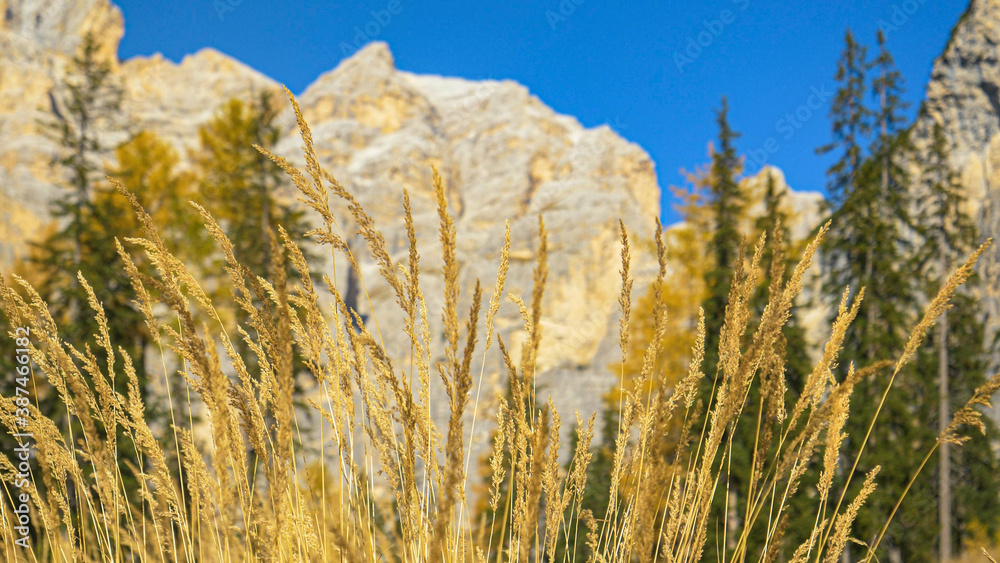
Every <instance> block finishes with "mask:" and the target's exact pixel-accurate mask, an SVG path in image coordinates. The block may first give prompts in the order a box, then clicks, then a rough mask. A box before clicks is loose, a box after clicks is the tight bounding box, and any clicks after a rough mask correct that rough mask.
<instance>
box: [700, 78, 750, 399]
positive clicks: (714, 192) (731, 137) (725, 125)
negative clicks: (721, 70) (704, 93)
mask: <svg viewBox="0 0 1000 563" xmlns="http://www.w3.org/2000/svg"><path fill="white" fill-rule="evenodd" d="M716 123H717V124H718V127H719V139H718V140H719V146H718V148H716V149H714V150H713V152H712V166H711V169H710V178H711V179H710V184H709V198H710V199H709V204H708V205H709V207H710V209H711V214H712V226H711V229H712V235H711V239H710V241H709V248H708V252H709V255H710V256H711V257H712V259H713V263H712V267H711V268H710V269H709V270H708V272H707V273H706V275H705V282H706V284H707V286H708V299H706V301H705V305H704V307H705V330H706V335H707V338H706V341H705V373H706V374H708V376H709V379H714V378H715V377H716V371H717V366H718V362H719V335H720V333H721V332H722V325H723V323H724V319H725V315H726V303H727V301H728V297H729V286H730V283H731V282H732V275H733V268H734V266H735V260H736V257H737V255H738V253H739V247H740V242H741V239H742V237H741V235H740V232H739V221H740V219H741V217H742V216H743V208H744V201H743V194H742V193H741V192H740V187H739V183H738V182H737V178H738V176H739V174H740V172H741V168H742V163H741V162H740V158H739V156H737V154H736V147H735V145H734V141H735V140H736V139H737V138H739V136H740V134H739V133H737V132H736V131H734V130H733V129H732V128H731V127H730V125H729V104H728V102H727V101H726V98H725V97H723V98H722V106H721V107H720V108H719V110H718V111H717V112H716Z"/></svg>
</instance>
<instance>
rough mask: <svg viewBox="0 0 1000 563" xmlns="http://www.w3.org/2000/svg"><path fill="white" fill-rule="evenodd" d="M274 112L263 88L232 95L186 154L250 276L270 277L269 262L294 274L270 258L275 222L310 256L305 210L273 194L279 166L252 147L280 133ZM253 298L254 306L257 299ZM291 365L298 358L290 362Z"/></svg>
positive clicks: (224, 277) (222, 280)
mask: <svg viewBox="0 0 1000 563" xmlns="http://www.w3.org/2000/svg"><path fill="white" fill-rule="evenodd" d="M277 115H278V108H277V107H276V106H275V105H274V103H273V102H272V98H271V95H270V94H268V93H264V94H261V95H260V96H259V97H257V98H256V99H255V100H253V101H252V102H244V101H242V100H239V99H232V100H230V101H228V102H227V103H225V104H224V105H223V106H222V108H221V109H220V110H219V112H218V114H217V115H216V116H215V117H214V118H213V119H212V120H211V121H209V122H208V123H207V124H205V125H204V126H202V128H201V129H200V130H199V132H198V137H199V140H200V147H199V149H198V150H197V151H196V152H195V153H194V154H193V155H192V156H193V160H194V162H195V169H196V174H197V175H198V182H199V184H200V191H201V198H200V199H201V204H202V205H203V206H204V207H205V209H206V210H208V211H209V212H210V213H211V214H212V215H213V216H214V217H215V219H216V220H217V221H218V222H219V224H220V225H221V226H222V228H223V229H224V230H225V233H226V235H227V236H228V237H229V240H230V241H231V242H232V243H233V246H234V253H235V255H236V259H237V260H239V261H240V262H241V263H243V264H244V265H246V266H247V267H248V268H249V270H250V273H251V274H253V275H254V276H261V277H263V278H265V279H273V276H274V273H275V270H274V268H275V267H281V268H283V269H284V270H285V275H286V276H287V277H288V279H295V278H296V277H297V272H296V271H295V270H294V268H292V266H291V265H290V264H281V265H278V264H272V244H273V243H276V242H278V241H277V232H278V225H280V226H282V227H284V229H285V230H286V231H287V232H288V234H289V236H290V237H291V239H292V240H293V241H295V242H296V243H299V244H300V245H302V247H303V252H304V254H305V256H306V258H307V259H311V258H312V254H311V253H310V251H309V247H308V245H306V244H305V241H306V237H305V232H306V231H307V230H308V225H307V223H306V221H305V215H304V212H303V211H302V210H301V209H297V208H295V207H293V206H292V205H291V204H290V202H286V201H283V200H281V199H280V198H279V192H280V191H281V190H282V189H283V188H284V187H285V185H286V184H285V174H284V171H282V170H281V169H280V168H279V167H278V166H277V165H275V164H274V163H273V162H271V161H270V159H268V158H267V157H266V156H264V155H263V154H261V153H260V152H259V151H258V150H257V149H255V148H254V145H257V146H261V147H273V146H274V144H275V143H276V142H277V140H278V139H279V138H280V135H281V132H280V130H279V128H278V126H277V124H276V123H275V120H276V118H277ZM214 270H215V272H216V273H215V274H214V275H211V274H210V275H209V276H208V277H209V279H214V280H215V283H216V288H215V289H217V290H221V289H223V288H228V287H229V286H230V282H229V277H228V273H226V272H225V271H224V269H223V268H222V267H217V268H215V269H214ZM254 302H255V303H256V304H257V306H260V303H257V299H254ZM232 313H233V315H234V317H235V318H234V320H235V322H236V323H237V324H238V325H240V326H243V327H247V326H248V315H247V314H246V312H244V311H240V310H237V311H233V312H232ZM236 345H237V347H238V349H239V350H240V351H241V352H242V353H244V357H245V358H248V359H252V354H250V353H249V349H248V348H247V346H246V343H245V342H243V341H242V339H240V340H238V341H237V342H236ZM296 366H297V367H300V366H301V364H299V363H298V362H296ZM251 367H253V366H252V365H251Z"/></svg>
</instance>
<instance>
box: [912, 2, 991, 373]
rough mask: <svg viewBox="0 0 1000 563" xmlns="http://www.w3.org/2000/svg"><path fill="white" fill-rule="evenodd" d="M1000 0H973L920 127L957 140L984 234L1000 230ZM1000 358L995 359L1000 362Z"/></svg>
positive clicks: (986, 276)
mask: <svg viewBox="0 0 1000 563" xmlns="http://www.w3.org/2000/svg"><path fill="white" fill-rule="evenodd" d="M998 49H1000V0H972V2H971V3H970V5H969V7H968V9H967V10H966V12H965V14H964V15H963V16H962V18H961V19H960V20H959V22H958V23H957V24H956V26H955V28H954V29H953V31H952V35H951V38H950V40H949V42H948V45H947V46H946V48H945V50H944V52H943V53H942V54H941V56H940V57H938V58H937V60H935V61H934V67H933V70H932V72H931V79H930V82H929V83H928V84H927V93H926V99H925V101H924V108H923V109H924V112H923V113H922V114H921V116H920V117H919V118H918V120H917V122H916V124H915V126H914V138H915V141H916V143H917V144H918V146H926V144H927V143H928V141H929V139H930V134H931V131H932V129H933V126H934V124H935V123H940V124H941V126H942V128H943V130H944V132H945V134H946V135H947V137H948V138H949V140H950V141H951V142H952V144H953V152H952V162H953V164H954V166H955V167H956V169H957V170H958V171H960V173H961V175H962V180H963V185H964V187H965V188H966V189H967V190H968V195H969V203H970V209H969V211H970V212H971V213H972V215H973V216H974V217H975V218H976V220H977V223H978V225H979V230H980V234H981V236H982V237H983V238H986V237H988V236H992V237H996V236H997V235H998V234H1000V58H998V55H1000V50H998ZM980 275H981V279H982V283H981V284H980V292H981V294H982V299H983V304H984V312H985V314H986V321H987V332H988V333H989V334H991V335H992V334H996V333H997V331H1000V248H997V245H994V248H992V249H991V250H990V251H989V252H988V253H987V254H986V255H984V256H983V257H982V259H981V260H980ZM998 360H1000V358H994V365H997V364H998V363H1000V362H998Z"/></svg>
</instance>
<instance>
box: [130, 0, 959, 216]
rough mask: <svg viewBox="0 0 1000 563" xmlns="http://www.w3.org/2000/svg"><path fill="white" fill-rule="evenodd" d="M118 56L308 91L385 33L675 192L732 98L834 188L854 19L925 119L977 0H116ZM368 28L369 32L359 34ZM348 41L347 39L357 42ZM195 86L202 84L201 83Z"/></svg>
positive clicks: (763, 137) (773, 150)
mask: <svg viewBox="0 0 1000 563" xmlns="http://www.w3.org/2000/svg"><path fill="white" fill-rule="evenodd" d="M116 3H117V4H118V5H119V6H120V7H121V8H122V11H123V12H124V14H125V37H124V39H123V41H122V44H121V49H120V55H121V57H122V58H128V57H131V56H133V55H149V54H152V53H155V52H160V53H163V55H164V56H166V57H168V58H170V59H172V60H175V61H177V60H180V59H181V58H182V57H183V56H184V55H186V54H189V53H193V52H195V51H197V50H198V49H200V48H202V47H214V48H215V49H218V50H219V51H222V52H224V53H227V54H229V55H231V56H234V57H236V58H237V59H239V60H241V61H243V62H244V63H246V64H248V65H250V66H251V67H253V68H255V69H257V70H259V71H261V72H263V73H264V74H267V75H268V76H271V77H272V78H274V79H276V80H278V81H280V82H283V83H285V84H286V85H288V87H289V88H290V89H291V90H292V91H293V92H296V93H300V92H302V91H303V90H304V89H305V87H306V86H308V85H309V84H310V83H311V82H312V81H313V80H314V79H315V78H316V77H317V76H318V75H319V74H321V73H322V72H324V71H327V70H329V69H332V68H333V67H334V66H336V65H337V63H338V62H339V61H340V60H341V59H342V58H344V52H345V51H347V50H348V47H349V48H350V49H354V47H355V45H356V41H367V40H381V41H386V42H387V43H388V44H389V46H390V48H391V49H392V52H393V54H394V56H395V59H396V65H397V66H398V67H399V68H400V69H403V70H408V71H412V72H417V73H428V74H441V75H446V76H461V77H465V78H471V79H484V78H493V79H504V78H509V79H513V80H516V81H518V82H520V83H522V84H524V85H526V86H527V87H528V88H529V89H530V90H531V92H532V93H534V94H535V95H537V96H538V97H539V98H540V99H541V100H542V101H543V102H545V103H546V104H548V105H549V106H551V107H553V108H554V109H555V110H556V111H559V112H560V113H565V114H569V115H573V116H576V117H577V118H578V119H579V120H580V122H581V123H583V124H584V125H585V126H588V127H591V126H596V125H600V124H603V123H606V124H608V125H610V126H612V127H613V128H615V129H616V130H617V131H618V132H619V133H620V134H621V135H622V136H624V137H625V138H627V139H629V140H630V141H634V142H636V143H638V144H639V145H641V146H642V147H643V148H645V149H646V150H647V151H648V152H649V153H650V155H651V156H652V157H653V160H654V161H655V162H656V168H657V173H658V176H659V180H660V186H661V187H662V188H664V192H665V193H664V201H663V205H664V218H665V220H667V221H668V222H669V221H673V220H674V219H675V218H676V213H675V212H674V211H673V209H672V202H671V201H670V199H669V192H668V191H667V190H666V187H667V186H670V185H679V184H681V183H683V175H682V174H681V170H682V169H689V170H690V169H693V168H694V167H696V166H698V165H699V164H702V163H704V162H705V161H706V160H707V143H708V141H710V140H711V139H712V138H713V137H714V135H715V123H714V113H713V111H714V109H715V108H717V107H718V105H719V100H720V98H721V97H722V96H723V95H726V96H728V98H729V106H730V117H731V123H732V125H733V126H734V127H735V128H736V129H737V130H739V131H741V132H742V133H743V136H742V137H741V138H740V139H739V140H738V142H737V147H738V149H739V150H740V151H741V152H742V153H744V154H747V155H748V162H749V168H750V169H756V168H759V164H760V163H761V162H766V163H767V164H774V165H776V166H778V167H780V168H781V169H782V170H784V171H785V174H786V176H787V177H788V181H789V183H790V185H792V187H794V188H796V189H799V190H822V189H823V188H824V185H825V170H826V168H827V166H828V165H829V159H827V158H820V157H817V156H816V155H815V152H814V149H815V147H817V146H819V145H821V144H823V143H825V142H826V141H827V140H828V138H829V120H828V119H827V111H828V109H829V103H830V100H829V99H827V95H828V94H829V93H832V92H833V90H834V87H835V84H834V81H833V75H834V71H835V70H836V62H837V58H838V56H839V54H840V51H841V49H842V47H843V35H844V31H845V29H846V28H848V27H850V28H851V29H852V30H853V31H854V32H855V34H856V36H857V37H858V38H859V39H861V40H862V41H863V42H865V43H866V44H869V45H874V42H875V32H876V30H877V29H878V27H879V25H880V24H882V25H886V26H888V27H887V28H886V29H887V37H888V40H887V42H888V46H889V49H890V50H891V51H892V53H893V55H894V56H895V57H896V61H897V63H898V65H899V67H900V70H901V71H902V73H903V76H904V77H905V79H906V88H907V96H906V97H907V99H908V100H909V101H911V102H912V103H913V106H912V107H911V108H910V114H911V115H913V114H914V113H915V111H916V109H917V104H918V103H919V100H920V99H921V98H922V96H923V90H924V86H925V84H926V82H927V80H928V77H929V75H930V70H931V64H932V62H933V60H934V58H935V57H937V56H938V55H939V54H940V53H941V51H942V50H943V48H944V45H945V43H946V42H947V39H948V35H949V33H950V31H951V28H952V26H953V25H954V24H955V22H957V21H958V18H959V16H960V15H961V14H962V12H963V11H964V10H965V8H966V6H967V3H968V2H967V0H872V1H868V2H862V1H845V0H812V1H801V0H791V1H789V0H785V1H778V0H706V1H702V2H690V1H685V2H681V1H669V2H652V1H644V2H643V1H636V2H611V1H608V0H534V1H520V0H502V1H501V0H478V1H475V2H467V1H462V2H429V1H426V0H356V1H352V2H306V1H302V0H286V1H283V2H280V3H279V2H273V1H272V2H264V1H262V0H195V1H191V0H187V1H183V0H182V1H176V2H150V1H149V0H118V1H117V2H116ZM358 30H360V31H361V32H362V33H363V35H361V36H359V35H358ZM345 45H346V46H345ZM192 87H194V85H192Z"/></svg>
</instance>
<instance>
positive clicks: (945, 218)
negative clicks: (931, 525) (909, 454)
mask: <svg viewBox="0 0 1000 563" xmlns="http://www.w3.org/2000/svg"><path fill="white" fill-rule="evenodd" d="M949 153H950V147H949V143H948V140H947V138H946V137H945V135H944V131H943V129H942V128H941V125H940V124H938V123H936V124H935V125H934V128H933V130H932V134H931V143H930V146H929V147H928V149H927V151H926V155H925V156H924V158H923V166H922V170H921V176H920V183H919V186H918V189H919V190H920V193H921V195H922V198H921V199H922V203H923V206H922V209H920V212H921V215H920V221H919V223H920V225H921V235H922V237H923V241H924V243H923V245H922V248H921V253H920V264H921V270H922V271H926V272H934V274H935V275H934V276H932V278H931V279H932V280H933V281H931V282H929V283H928V284H927V286H926V288H925V298H926V299H929V298H931V297H933V295H934V294H936V293H937V291H938V289H939V288H940V284H941V281H940V280H943V279H945V277H946V276H947V275H948V274H949V273H950V271H951V270H952V269H954V267H955V266H956V264H958V263H960V262H961V261H962V260H964V259H965V257H966V256H967V255H968V254H969V253H970V252H971V251H972V250H973V249H974V246H975V243H976V238H977V233H976V226H975V223H974V222H973V221H972V219H971V218H970V217H969V216H968V214H967V213H966V211H965V208H966V202H965V199H964V193H963V189H962V186H961V184H960V183H959V180H958V176H957V174H956V173H955V171H954V170H952V168H951V165H950V163H949ZM978 309H979V308H978V307H977V302H976V300H975V298H974V297H973V295H972V294H971V293H970V292H969V291H968V290H965V291H963V293H962V294H960V295H959V296H958V297H957V298H956V299H955V301H954V306H953V307H952V309H951V311H948V310H946V311H944V312H943V313H942V315H941V318H940V319H939V320H938V324H937V326H936V334H935V338H934V340H933V341H932V342H928V343H926V344H925V346H924V347H923V349H922V350H921V354H920V356H919V358H918V359H919V362H918V369H919V370H920V374H921V376H922V380H923V381H924V383H925V385H926V386H927V388H929V389H933V387H934V384H933V382H934V381H935V380H936V381H937V400H936V401H935V402H936V403H937V413H936V414H937V421H938V431H939V432H943V430H944V428H945V427H946V426H947V425H948V423H949V422H950V418H951V413H952V412H953V411H954V409H955V408H956V407H957V406H960V404H956V403H959V402H960V401H962V400H963V397H967V396H969V395H970V394H971V392H972V390H973V389H975V387H976V386H978V385H980V384H982V383H983V382H984V381H985V379H986V373H985V356H984V350H983V349H982V346H981V345H980V343H981V342H982V341H983V340H982V333H983V331H984V329H983V325H982V320H981V319H978V318H977V312H978ZM952 381H954V382H955V383H954V385H957V386H959V387H960V389H954V391H957V393H953V392H952V391H953V390H952V389H951V387H952V385H953V384H952ZM928 395H931V394H930V393H928ZM930 402H931V401H924V402H922V403H921V404H922V405H927V404H930ZM925 410H927V409H925ZM933 418H934V413H933V412H928V413H927V419H928V420H931V419H933ZM990 430H992V425H991V427H990ZM978 438H979V437H977V439H976V440H974V441H971V442H970V443H968V444H966V445H965V446H963V447H962V448H959V449H958V451H955V452H953V451H952V448H951V444H948V443H943V444H941V446H940V448H939V451H938V456H939V457H938V467H937V473H938V475H937V476H938V480H937V481H938V490H937V496H938V526H939V531H938V557H939V560H940V561H943V562H945V561H949V560H950V559H951V557H952V545H953V540H954V537H953V536H956V535H957V537H958V538H961V537H962V536H963V534H962V532H963V531H964V530H963V527H961V525H960V523H959V522H957V521H956V519H955V518H954V515H953V506H952V498H953V495H952V491H953V489H957V491H956V492H957V493H958V494H957V496H960V497H962V498H963V500H964V502H963V503H962V504H961V509H962V510H965V511H967V512H969V513H971V514H972V515H973V516H975V517H979V522H980V523H981V524H985V525H986V526H988V527H989V528H990V529H991V531H995V530H996V526H997V518H995V517H994V518H987V519H985V520H983V519H982V518H981V517H982V515H986V514H996V513H997V504H998V497H997V492H998V490H1000V489H998V483H1000V481H998V479H997V477H996V473H995V472H992V473H991V472H986V473H982V472H976V471H962V474H963V475H962V477H963V478H962V479H961V480H956V479H955V476H954V473H955V472H953V470H952V466H951V462H952V458H959V464H958V465H957V466H958V467H965V468H970V469H971V468H972V467H996V466H997V460H996V456H995V455H994V454H993V451H992V448H990V447H989V446H988V442H989V440H988V437H983V439H978ZM953 484H954V487H953ZM968 523H969V520H968V518H966V519H965V522H963V524H966V525H967V524H968ZM956 533H957V534H956Z"/></svg>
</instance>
